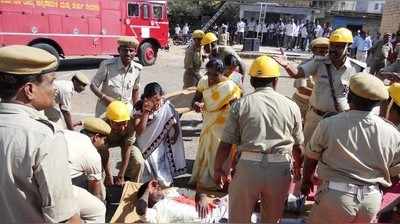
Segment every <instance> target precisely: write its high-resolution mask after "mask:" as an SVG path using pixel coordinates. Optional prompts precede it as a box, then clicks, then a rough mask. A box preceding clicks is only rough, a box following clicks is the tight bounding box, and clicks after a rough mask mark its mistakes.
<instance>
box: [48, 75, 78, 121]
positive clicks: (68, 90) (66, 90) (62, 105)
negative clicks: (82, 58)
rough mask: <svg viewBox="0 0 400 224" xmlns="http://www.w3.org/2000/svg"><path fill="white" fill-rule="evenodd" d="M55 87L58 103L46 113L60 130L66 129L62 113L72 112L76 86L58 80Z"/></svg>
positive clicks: (69, 82)
mask: <svg viewBox="0 0 400 224" xmlns="http://www.w3.org/2000/svg"><path fill="white" fill-rule="evenodd" d="M54 86H55V89H56V98H55V102H56V103H55V105H54V107H52V108H49V109H46V110H45V111H44V113H45V115H46V117H47V118H49V120H50V121H52V122H54V123H56V124H57V125H58V126H59V127H60V128H66V125H65V121H64V119H63V114H62V112H61V111H62V110H63V111H69V112H71V104H72V96H73V94H74V84H73V83H72V81H70V80H56V81H54Z"/></svg>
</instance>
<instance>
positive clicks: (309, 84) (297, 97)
mask: <svg viewBox="0 0 400 224" xmlns="http://www.w3.org/2000/svg"><path fill="white" fill-rule="evenodd" d="M294 87H295V88H296V89H298V88H300V87H302V88H305V89H308V90H310V91H312V90H313V88H314V81H313V80H312V77H309V78H308V79H296V80H295V81H294ZM292 100H293V101H294V102H295V103H296V104H297V106H299V108H300V112H301V117H302V118H303V123H304V118H305V116H306V113H307V110H308V108H309V101H310V96H308V95H304V94H301V93H300V91H299V90H297V91H296V92H295V93H294V94H293V96H292Z"/></svg>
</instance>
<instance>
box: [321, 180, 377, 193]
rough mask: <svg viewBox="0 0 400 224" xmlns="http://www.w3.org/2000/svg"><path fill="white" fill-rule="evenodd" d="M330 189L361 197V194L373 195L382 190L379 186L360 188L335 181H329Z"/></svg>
mask: <svg viewBox="0 0 400 224" xmlns="http://www.w3.org/2000/svg"><path fill="white" fill-rule="evenodd" d="M328 189H330V190H335V191H341V192H345V193H349V194H353V195H361V194H371V193H379V192H380V189H379V186H378V185H363V186H358V185H355V184H348V183H340V182H335V181H329V184H328Z"/></svg>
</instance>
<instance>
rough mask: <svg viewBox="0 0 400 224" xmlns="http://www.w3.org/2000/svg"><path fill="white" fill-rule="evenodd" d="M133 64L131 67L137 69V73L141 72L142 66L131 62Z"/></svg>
mask: <svg viewBox="0 0 400 224" xmlns="http://www.w3.org/2000/svg"><path fill="white" fill-rule="evenodd" d="M132 63H133V67H135V68H137V69H138V70H139V71H141V70H142V69H143V65H141V64H139V63H137V62H132Z"/></svg>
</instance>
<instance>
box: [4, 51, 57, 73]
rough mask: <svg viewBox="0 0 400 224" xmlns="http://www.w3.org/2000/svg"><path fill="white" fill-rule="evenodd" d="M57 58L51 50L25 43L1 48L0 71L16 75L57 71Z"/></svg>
mask: <svg viewBox="0 0 400 224" xmlns="http://www.w3.org/2000/svg"><path fill="white" fill-rule="evenodd" d="M57 66H58V62H57V58H56V57H55V56H54V55H52V54H50V53H49V52H47V51H45V50H42V49H39V48H35V47H29V46H24V45H10V46H6V47H2V48H0V72H4V73H8V74H14V75H39V74H43V73H48V72H52V71H55V70H56V68H57Z"/></svg>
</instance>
